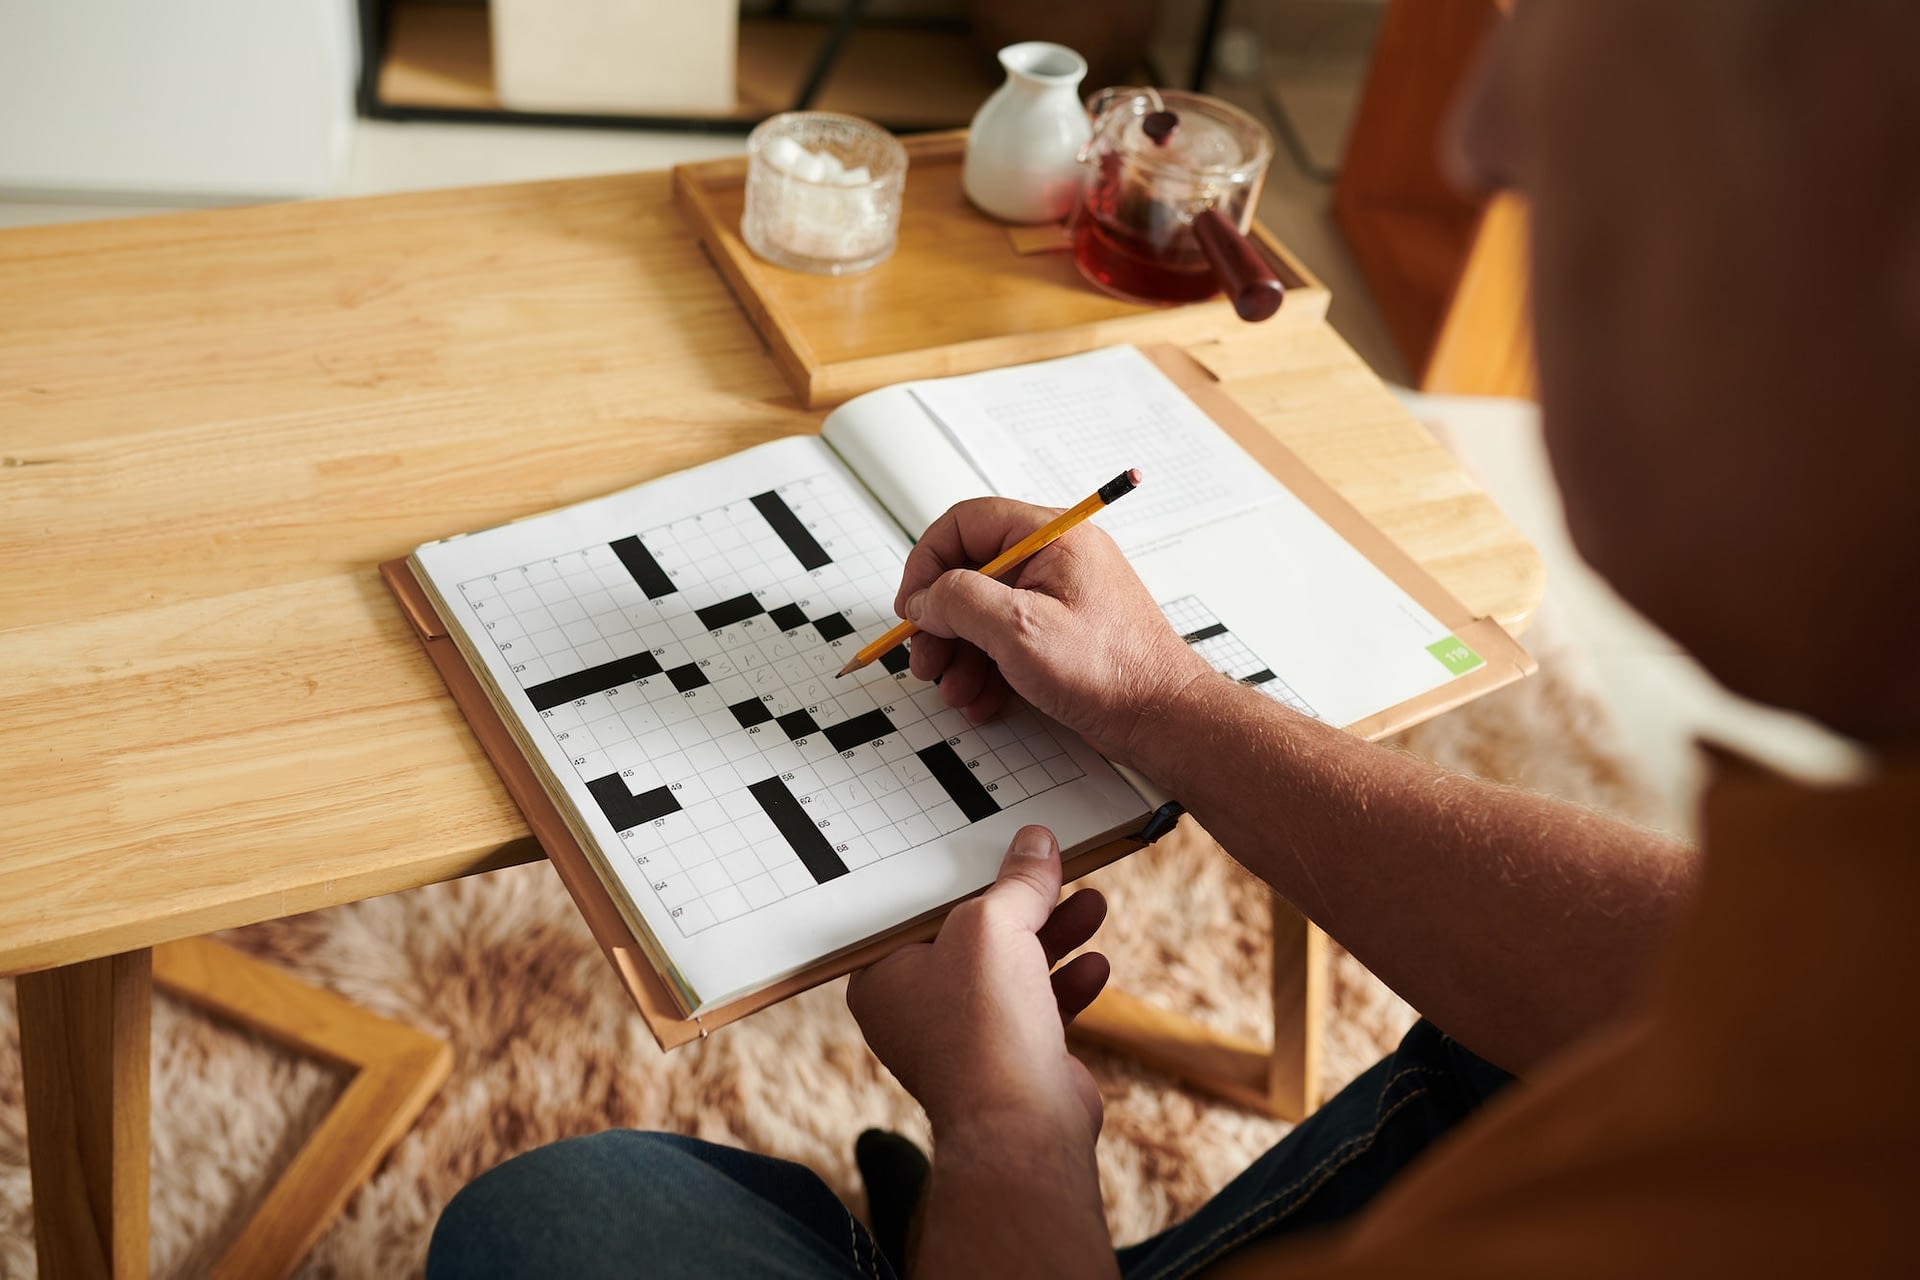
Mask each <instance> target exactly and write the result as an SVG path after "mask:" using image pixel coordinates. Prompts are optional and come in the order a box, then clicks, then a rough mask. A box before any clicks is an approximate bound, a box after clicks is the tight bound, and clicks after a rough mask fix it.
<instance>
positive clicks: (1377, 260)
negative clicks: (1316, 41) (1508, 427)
mask: <svg viewBox="0 0 1920 1280" xmlns="http://www.w3.org/2000/svg"><path fill="white" fill-rule="evenodd" d="M1510 3H1511V0H1393V2H1392V3H1391V4H1390V5H1389V6H1388V9H1387V13H1386V17H1385V19H1384V20H1383V21H1382V23H1381V27H1380V35H1379V39H1378V41H1377V43H1376V44H1375V45H1374V52H1373V62H1372V65H1371V68H1370V69H1369V72H1368V76H1367V84H1366V89H1365V90H1364V92H1363V94H1362V96H1361V100H1360V107H1359V110H1358V112H1357V113H1356V115H1355V117H1354V122H1353V129H1352V132H1351V134H1350V135H1349V137H1348V141H1347V153H1346V158H1345V159H1344V161H1343V162H1342V164H1341V168H1340V177H1339V180H1338V181H1337V182H1336V183H1335V185H1334V190H1333V215H1334V220H1335V222H1336V223H1337V224H1338V225H1339V227H1340V230H1341V232H1342V234H1344V235H1345V237H1346V240H1347V244H1348V246H1349V247H1350V248H1351V249H1352V251H1353V256H1354V259H1355V261H1356V262H1357V263H1358V264H1359V266H1360V270H1361V274H1363V275H1364V276H1365V277H1366V280H1367V286H1368V289H1369V291H1370V292H1371V293H1372V295H1373V298H1374V301H1375V302H1376V303H1377V304H1378V306H1379V308H1380V311H1381V314H1382V315H1383V317H1384V318H1385V320H1386V322H1387V327H1388V328H1389V329H1390V330H1391V331H1392V333H1393V336H1394V341H1395V342H1396V343H1397V344H1398V345H1399V347H1400V351H1401V354H1402V355H1403V356H1404V357H1405V358H1406V361H1407V364H1408V366H1409V367H1410V368H1412V369H1413V370H1414V377H1415V381H1416V384H1417V385H1418V387H1419V388H1420V389H1421V390H1423V391H1437V392H1450V393H1453V394H1458V395H1500V396H1519V397H1523V398H1530V397H1532V395H1533V394H1534V375H1533V344H1532V339H1531V336H1530V333H1529V326H1528V317H1527V283H1526V243H1527V219H1526V212H1525V210H1524V208H1523V207H1522V205H1521V204H1520V202H1519V201H1518V200H1517V199H1516V198H1514V197H1511V196H1500V197H1497V198H1495V199H1493V200H1491V201H1487V200H1473V199H1469V198H1467V197H1464V196H1462V195H1461V194H1460V193H1459V192H1457V191H1455V190H1454V189H1453V187H1452V185H1451V184H1450V183H1448V181H1447V180H1446V178H1444V177H1443V176H1442V175H1441V173H1440V164H1439V143H1440V139H1439V132H1438V130H1439V123H1438V122H1440V121H1442V120H1444V119H1445V118H1446V113H1447V110H1448V107H1449V105H1450V104H1451V103H1452V101H1453V98H1454V95H1455V93H1456V92H1457V90H1458V89H1459V87H1460V84H1461V82H1462V81H1463V79H1464V78H1465V76H1466V74H1467V72H1468V70H1469V69H1470V68H1471V66H1472V65H1473V60H1474V57H1475V56H1476V54H1477V53H1478V50H1479V48H1480V44H1481V42H1482V41H1483V40H1484V39H1485V38H1486V36H1487V33H1488V32H1489V31H1491V30H1492V28H1493V26H1494V24H1495V23H1496V22H1499V21H1502V20H1503V19H1502V13H1503V11H1504V10H1506V9H1507V8H1508V7H1509V5H1510Z"/></svg>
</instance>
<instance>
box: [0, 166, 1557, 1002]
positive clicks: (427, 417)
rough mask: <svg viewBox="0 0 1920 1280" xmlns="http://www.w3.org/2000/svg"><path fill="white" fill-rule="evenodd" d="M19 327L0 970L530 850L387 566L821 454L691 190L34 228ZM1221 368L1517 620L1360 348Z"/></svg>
mask: <svg viewBox="0 0 1920 1280" xmlns="http://www.w3.org/2000/svg"><path fill="white" fill-rule="evenodd" d="M0 316H3V317H4V320H0V672H3V673H4V676H3V677H0V725H4V726H5V729H6V732H5V734H4V736H0V797H4V799H3V800H0V812H3V813H4V826H3V827H0V973H13V972H21V971H26V970H32V969H39V968H45V967H49V966H53V965H59V964H68V963H72V962H75V961H79V960H85V959H91V958H95V957H99V956H103V955H108V954H112V953H116V952H120V951H125V950H129V949H132V948H136V947H143V946H149V945H152V944H154V943H157V942H162V941H167V940H170V939H174V938H180V937H186V936H190V935H194V934H198V933H203V932H206V931H208V930H212V929H216V928H221V927H225V926H230V925H238V924H244V923H248V922H252V921H256V920H262V919H269V918H273V917H278V916H284V915H290V914H293V913H296V912H301V911H308V910H312V909H314V908H318V907H325V906H330V905H334V904H337V903H342V902H349V901H353V900H355V899H358V898H363V897H367V896H370V895H373V894H378V893H387V892H391V891H394V890H398V889H406V888H410V887H414V886H417V885H422V884H428V883H431V882H434V881H438V880H444V879H447V878H450V877H453V876H458V875H465V874H467V873H470V872H474V871H482V870H486V869H489V868H493V867H499V866H504V865H507V864H509V863H514V862H519V861H524V860H526V859H529V858H533V857H536V856H538V854H539V850H538V848H537V847H536V846H535V845H534V844H533V843H532V841H531V840H530V838H529V837H528V836H527V833H526V828H525V827H524V825H523V824H522V823H521V821H520V818H519V815H518V813H517V812H516V811H515V810H514V808H513V806H512V805H511V804H510V803H509V801H508V800H507V798H506V796H505V794H504V793H503V792H502V791H501V789H500V786H499V784H498V782H497V781H496V780H495V778H494V775H493V773H492V770H491V769H490V767H489V766H488V765H487V763H486V761H485V759H484V758H483V757H482V756H481V754H480V752H479V749H478V748H477V747H476V746H475V745H474V743H473V741H472V739H471V738H470V736H469V735H468V733H467V730H466V728H465V725H464V722H463V721H462V720H461V718H460V715H459V713H458V712H457V711H456V710H455V709H454V706H453V704H452V702H451V701H450V700H448V698H447V697H446V695H445V692H444V689H443V687H442V686H441V684H440V680H439V678H438V676H436V675H435V674H434V671H433V669H432V667H431V666H430V665H429V664H428V662H427V659H426V657H425V656H424V655H423V654H422V653H421V652H420V649H419V646H418V645H417V644H416V642H415V640H414V638H413V635H412V633H411V631H410V630H409V629H408V627H407V625H406V624H405V622H404V621H403V620H402V619H401V617H400V615H399V613H398V611H397V610H396V608H395V606H394V604H393V602H392V601H391V599H390V598H389V597H388V595H387V592H386V589H385V587H384V586H383V585H382V584H381V581H380V579H379V577H378V575H377V574H376V572H375V568H374V566H375V564H376V563H377V562H378V561H380V560H382V559H386V558H389V557H392V556H397V555H402V554H404V553H406V552H407V551H409V550H411V549H412V548H413V547H414V546H415V545H417V544H418V543H420V542H423V541H426V540H428V539H430V538H434V537H440V536H444V535H447V534H452V533H458V532H462V531H467V530H472V529H477V528H482V527H485V526H487V525H490V524H494V523H497V522H499V521H502V520H508V519H512V518H515V517H518V516H524V515H527V514H531V513H533V512H536V511H540V510H542V509H545V508H548V507H552V506H556V505H559V504H561V503H566V502H571V501H575V500H577V499H582V498H586V497H590V496H593V495H595V494H599V493H603V492H606V491H608V490H610V489H613V488H617V487H619V486H623V485H627V484H632V483H635V482H638V481H640V480H644V479H647V478H648V477H651V476H657V475H661V474H663V473H666V472H670V471H674V470H677V469H679V468H682V467H686V466H689V465H691V464H693V463H696V462H699V461H702V460H705V459H707V458H711V457H715V456H718V455H721V454H725V453H730V452H733V451H735V450H738V449H741V448H744V447H746V446H749V445H752V444H757V443H759V442H761V441H764V440H769V439H772V438H774V437H777V436H782V435H789V434H793V433H797V432H806V431H812V430H814V429H816V427H817V424H818V415H817V414H812V413H808V412H806V411H803V410H802V409H800V408H799V406H798V404H797V402H796V401H795V399H794V398H793V396H792V394H791V393H790V392H789V390H788V389H787V387H786V385H785V384H784V383H783V381H782V380H781V378H780V376H779V374H778V372H777V371H776V370H775V367H774V365H773V363H772V361H771V360H770V358H769V357H768V355H767V353H766V351H765V349H764V348H763V346H762V345H761V342H760V340H759V338H758V337H757V336H756V334H755V332H754V330H753V328H752V326H751V325H750V324H749V323H748V321H747V319H746V317H745V315H744V314H743V313H742V312H741V310H740V309H739V307H738V306H737V305H736V304H735V302H734V300H733V298H732V297H731V296H730V295H729V294H728V292H727V290H726V288H725V287H724V285H723V284H722V283H721V281H720V279H719V277H718V276H717V275H716V274H715V272H714V271H713V269H712V267H711V266H710V265H709V263H708V262H707V260H706V259H705V257H704V256H703V255H702V253H701V252H700V250H699V248H698V247H697V246H696V245H695V243H694V241H693V238H692V236H691V235H690V233H689V232H688V230H687V229H686V227H685V226H683V224H682V222H681V219H680V215H679V214H678V213H677V212H676V211H675V208H674V206H673V202H672V200H671V198H670V195H669V186H668V178H667V175H665V174H638V175H631V176H621V177H613V178H598V179H588V180H582V181H571V182H555V183H539V184H531V185H522V186H508V187H496V188H486V189H478V190H459V191H444V192H433V193H428V194H417V195H403V196H392V197H383V198H378V199H360V200H346V201H327V202H313V203H305V204H292V205H277V206H266V207H260V208H252V209H240V210H217V211H209V212H204V213H190V214H177V215H169V216H165V217H158V218H144V219H137V220H127V221H120V222H104V223H91V224H84V225H75V226H59V227H48V228H33V229H27V230H16V231H8V232H4V233H0ZM1196 354H1198V355H1200V356H1201V358H1202V360H1203V361H1204V362H1205V363H1207V364H1208V365H1209V366H1210V367H1213V368H1214V369H1215V370H1216V371H1217V372H1220V373H1221V374H1222V375H1223V376H1224V377H1226V378H1228V379H1229V385H1230V389H1231V390H1232V391H1233V392H1234V394H1236V395H1238V396H1239V397H1241V398H1242V400H1243V402H1244V403H1246V404H1247V405H1248V406H1249V407H1250V408H1251V409H1252V410H1253V411H1254V412H1255V413H1256V414H1257V415H1259V416H1260V417H1261V418H1262V419H1263V420H1264V421H1265V422H1266V423H1268V424H1269V425H1270V426H1271V428H1272V429H1273V430H1274V431H1276V432H1277V433H1278V434H1279V435H1280V436H1282V437H1283V438H1284V439H1285V440H1286V441H1287V442H1288V443H1289V444H1291V445H1292V446H1293V447H1294V448H1295V449H1296V450H1297V451H1298V452H1299V453H1300V454H1301V455H1303V456H1304V457H1305V458H1306V460H1307V461H1308V462H1309V463H1310V464H1311V465H1313V466H1314V467H1316V468H1317V469H1319V470H1320V471H1321V473H1322V474H1324V475H1325V476H1326V477H1327V478H1328V479H1329V480H1331V481H1332V482H1333V483H1334V484H1335V485H1336V486H1337V487H1338V488H1339V489H1340V490H1341V491H1342V492H1343V493H1345V494H1346V496H1347V497H1348V498H1349V499H1351V500H1352V501H1353V502H1354V503H1355V504H1356V505H1358V506H1359V507H1360V508H1361V509H1362V510H1363V511H1365V512H1366V513H1367V514H1369V515H1370V516H1372V517H1373V519H1374V520H1375V521H1376V522H1378V523H1379V524H1380V525H1381V526H1382V527H1384V528H1385V529H1386V531H1387V532H1388V533H1389V534H1390V535H1391V536H1393V537H1394V538H1395V539H1397V540H1398V541H1399V542H1400V543H1401V544H1402V545H1403V546H1404V547H1405V548H1406V549H1407V550H1408V551H1409V552H1411V553H1412V554H1413V555H1414V556H1415V557H1416V558H1417V559H1419V560H1420V561H1422V562H1423V563H1424V564H1425V565H1426V566H1427V567H1428V568H1429V569H1430V570H1431V571H1432V572H1433V573H1434V574H1435V575H1436V576H1437V577H1438V578H1439V579H1440V580H1441V581H1442V582H1443V583H1444V584H1445V585H1447V586H1448V587H1449V588H1450V589H1451V590H1453V591H1454V592H1455V593H1456V594H1457V595H1459V596H1460V597H1461V598H1462V599H1463V600H1465V601H1466V602H1467V604H1469V605H1470V606H1471V607H1472V608H1474V609H1475V610H1476V611H1477V612H1480V613H1485V614H1490V615H1492V616H1494V617H1497V618H1499V619H1501V620H1502V621H1504V622H1507V623H1509V624H1510V625H1516V624H1519V623H1521V622H1523V621H1524V619H1525V617H1526V615H1527V614H1528V613H1529V612H1530V611H1531V610H1532V608H1533V607H1534V606H1535V604H1536V603H1537V601H1538V599H1539V596H1540V591H1541V572H1540V566H1539V561H1538V559H1537V557H1536V556H1535V555H1534V553H1533V551H1532V549H1531V548H1530V547H1528V546H1527V544H1526V543H1525V542H1524V541H1523V540H1522V539H1521V537H1520V536H1519V534H1518V533H1517V532H1516V531H1515V530H1514V529H1513V527H1512V526H1511V525H1510V524H1508V523H1507V521H1506V520H1505V519H1504V517H1502V516H1501V515H1500V514H1499V512H1498V511H1497V510H1496V509H1495V508H1494V507H1493V505H1492V504H1491V503H1490V502H1489V501H1488V500H1487V499H1486V498H1485V497H1484V496H1483V495H1481V494H1480V493H1479V492H1478V491H1477V490H1476V489H1475V488H1474V486H1473V484H1472V482H1471V481H1470V480H1469V479H1468V478H1467V477H1466V475H1465V474H1464V473H1463V472H1462V471H1461V470H1460V469H1459V468H1458V466H1457V465H1455V464H1454V463H1453V461H1452V460H1451V459H1450V458H1449V457H1448V455H1447V454H1446V453H1445V452H1444V451H1442V450H1441V449H1440V448H1439V447H1438V446H1437V445H1436V444H1435V443H1434V442H1433V441H1432V439H1431V438H1430V437H1429V436H1428V435H1427V433H1426V432H1425V431H1424V430H1423V429H1422V428H1421V427H1419V426H1418V424H1416V423H1414V422H1413V421H1412V420H1411V419H1409V418H1408V417H1407V416H1406V415H1405V414H1404V413H1403V412H1402V411H1401V409H1400V408H1399V407H1398V405H1397V403H1396V402H1395V401H1394V400H1393V398H1392V397H1391V396H1390V395H1389V394H1388V393H1387V391H1386V390H1385V389H1384V388H1383V387H1381V386H1380V384H1379V383H1378V382H1376V381H1375V380H1374V379H1373V378H1372V376H1371V375H1370V374H1369V373H1368V372H1367V371H1366V370H1365V368H1364V367H1363V366H1361V365H1360V363H1359V362H1358V361H1357V360H1356V359H1355V357H1354V356H1353V355H1352V353H1351V352H1350V351H1349V350H1348V349H1347V348H1346V347H1345V346H1344V345H1343V344H1342V343H1341V342H1340V341H1339V340H1338V338H1336V337H1335V336H1334V335H1333V334H1332V333H1331V332H1330V331H1328V330H1326V329H1324V328H1322V327H1318V326H1315V327H1310V328H1306V329H1301V330H1297V331H1292V332H1278V331H1276V332H1273V333H1263V332H1262V330H1261V329H1260V328H1259V327H1258V326H1249V327H1248V330H1247V333H1246V334H1245V335H1244V337H1236V338H1235V339H1233V340H1231V341H1230V342H1229V343H1227V344H1222V345H1217V346H1213V347H1210V348H1209V349H1207V350H1196Z"/></svg>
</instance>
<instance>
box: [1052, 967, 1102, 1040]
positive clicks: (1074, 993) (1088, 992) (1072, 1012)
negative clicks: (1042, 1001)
mask: <svg viewBox="0 0 1920 1280" xmlns="http://www.w3.org/2000/svg"><path fill="white" fill-rule="evenodd" d="M1112 973H1113V966H1112V965H1111V964H1109V963H1108V962H1107V958H1106V957H1105V956H1103V955H1101V954H1100V953H1099V952H1098V951H1089V952H1087V953H1086V954H1085V955H1083V956H1075V957H1074V958H1073V959H1071V960H1069V961H1067V962H1066V963H1065V964H1063V965H1061V966H1060V967H1059V968H1058V969H1055V970H1054V971H1053V1000H1054V1003H1055V1004H1057V1005H1059V1006H1060V1022H1061V1025H1063V1026H1065V1025H1067V1024H1069V1023H1071V1022H1072V1021H1073V1020H1074V1019H1075V1018H1077V1017H1079V1016H1080V1011H1081V1010H1083V1009H1085V1008H1086V1007H1087V1006H1088V1005H1090V1004H1092V1003H1093V1002H1094V998H1095V997H1097V996H1098V995H1099V994H1100V992H1101V990H1102V989H1103V988H1105V987H1106V985H1107V978H1108V977H1109V976H1110V975H1111V974H1112Z"/></svg>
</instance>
